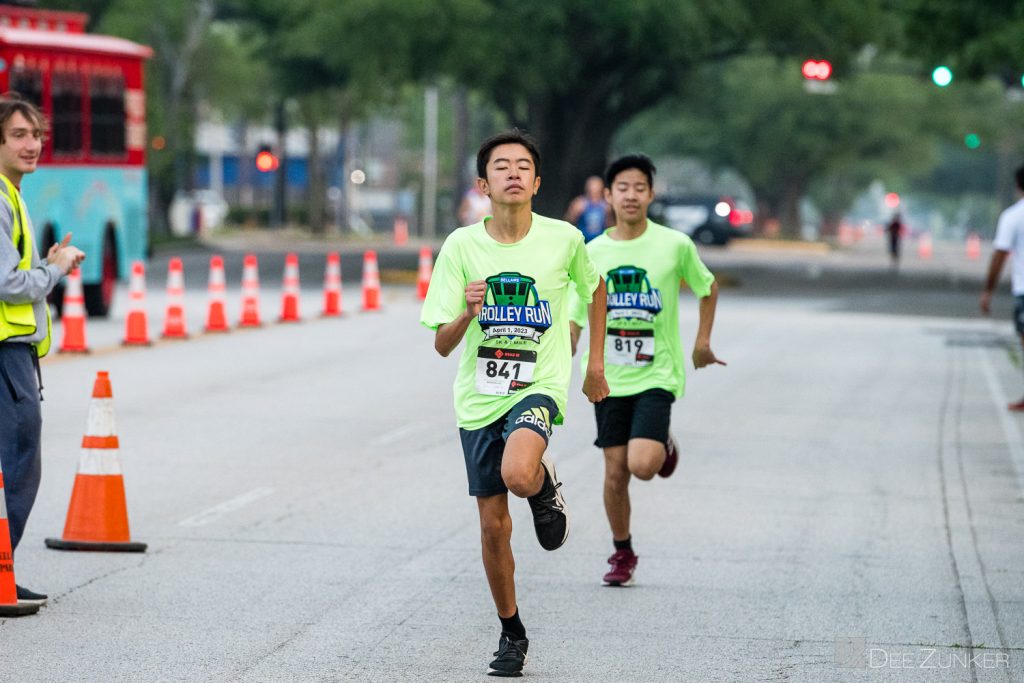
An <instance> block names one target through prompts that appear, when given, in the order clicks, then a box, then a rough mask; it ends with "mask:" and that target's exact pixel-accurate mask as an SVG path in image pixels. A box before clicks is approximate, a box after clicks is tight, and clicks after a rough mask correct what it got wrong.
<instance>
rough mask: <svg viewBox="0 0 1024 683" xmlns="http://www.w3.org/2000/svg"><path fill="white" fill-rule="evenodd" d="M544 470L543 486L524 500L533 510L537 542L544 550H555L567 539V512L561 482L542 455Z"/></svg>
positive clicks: (546, 457) (552, 466)
mask: <svg viewBox="0 0 1024 683" xmlns="http://www.w3.org/2000/svg"><path fill="white" fill-rule="evenodd" d="M540 464H541V467H543V468H544V484H543V486H541V488H540V491H539V492H538V493H537V494H536V495H533V496H530V497H529V498H527V499H526V500H527V501H528V502H529V503H530V508H531V509H532V510H533V528H534V529H535V530H536V531H537V540H538V541H540V547H542V548H544V550H556V549H558V548H561V547H562V544H563V543H565V539H567V538H568V537H569V512H568V510H566V509H565V500H564V499H563V498H562V492H561V491H560V489H561V488H562V482H560V481H558V477H557V476H556V475H555V466H554V465H552V464H551V461H550V460H548V456H547V455H544V456H542V457H541V459H540Z"/></svg>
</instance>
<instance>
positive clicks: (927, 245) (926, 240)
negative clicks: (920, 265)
mask: <svg viewBox="0 0 1024 683" xmlns="http://www.w3.org/2000/svg"><path fill="white" fill-rule="evenodd" d="M917 255H918V256H920V257H921V258H922V259H924V260H925V261H927V260H928V259H930V258H931V257H932V234H931V233H930V232H923V233H921V236H920V237H918V238H917Z"/></svg>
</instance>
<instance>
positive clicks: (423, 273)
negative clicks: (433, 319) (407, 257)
mask: <svg viewBox="0 0 1024 683" xmlns="http://www.w3.org/2000/svg"><path fill="white" fill-rule="evenodd" d="M433 274H434V257H433V254H431V252H430V247H423V248H421V249H420V268H419V274H418V275H417V276H416V295H417V296H418V297H419V298H420V301H423V300H424V299H426V298H427V289H429V288H430V278H431V276H432V275H433Z"/></svg>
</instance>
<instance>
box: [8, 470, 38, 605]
mask: <svg viewBox="0 0 1024 683" xmlns="http://www.w3.org/2000/svg"><path fill="white" fill-rule="evenodd" d="M38 611H39V605H34V604H26V603H19V602H18V588H17V586H16V585H15V584H14V552H13V551H12V550H11V529H10V526H9V525H8V523H7V499H6V496H5V494H4V473H3V471H2V470H0V617H24V616H27V615H29V614H35V613H36V612H38Z"/></svg>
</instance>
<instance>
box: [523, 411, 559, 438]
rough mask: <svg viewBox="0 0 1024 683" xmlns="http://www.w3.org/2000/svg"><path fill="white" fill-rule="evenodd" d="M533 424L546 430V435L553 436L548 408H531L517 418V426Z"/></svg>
mask: <svg viewBox="0 0 1024 683" xmlns="http://www.w3.org/2000/svg"><path fill="white" fill-rule="evenodd" d="M523 423H526V424H532V425H536V426H537V427H540V428H541V429H543V430H544V433H545V434H547V435H548V436H549V437H550V436H551V427H550V424H551V417H550V415H549V414H548V409H547V408H530V409H529V410H527V411H526V412H524V413H523V414H522V415H520V416H519V417H517V418H516V424H523Z"/></svg>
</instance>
